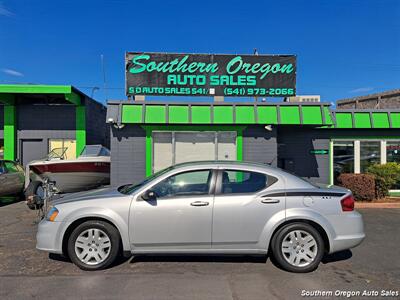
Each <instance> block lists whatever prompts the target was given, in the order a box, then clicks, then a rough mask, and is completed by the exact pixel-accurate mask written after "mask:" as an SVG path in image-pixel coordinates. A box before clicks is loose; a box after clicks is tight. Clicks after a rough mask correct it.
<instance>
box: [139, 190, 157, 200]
mask: <svg viewBox="0 0 400 300" xmlns="http://www.w3.org/2000/svg"><path fill="white" fill-rule="evenodd" d="M141 197H142V199H143V200H144V201H149V200H155V199H156V193H155V192H154V191H152V190H147V191H145V192H144V193H143V194H142V195H141Z"/></svg>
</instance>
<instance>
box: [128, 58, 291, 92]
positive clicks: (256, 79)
mask: <svg viewBox="0 0 400 300" xmlns="http://www.w3.org/2000/svg"><path fill="white" fill-rule="evenodd" d="M125 61H126V93H127V95H164V96H168V95H170V96H172V95H182V96H183V95H186V96H261V97H262V96H264V97H285V96H293V95H295V94H296V56H294V55H223V54H166V53H143V52H141V53H136V52H128V53H126V59H125Z"/></svg>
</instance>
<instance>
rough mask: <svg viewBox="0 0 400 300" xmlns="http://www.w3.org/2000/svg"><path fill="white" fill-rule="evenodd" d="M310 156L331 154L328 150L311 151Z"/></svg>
mask: <svg viewBox="0 0 400 300" xmlns="http://www.w3.org/2000/svg"><path fill="white" fill-rule="evenodd" d="M310 154H315V155H326V154H329V150H328V149H315V150H310Z"/></svg>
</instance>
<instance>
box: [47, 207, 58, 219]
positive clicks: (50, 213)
mask: <svg viewBox="0 0 400 300" xmlns="http://www.w3.org/2000/svg"><path fill="white" fill-rule="evenodd" d="M57 215H58V209H57V208H56V207H54V206H53V207H52V208H51V209H50V210H49V211H48V212H47V215H46V220H47V221H50V222H54V220H55V219H56V217H57Z"/></svg>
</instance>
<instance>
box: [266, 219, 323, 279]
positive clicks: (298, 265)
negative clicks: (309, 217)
mask: <svg viewBox="0 0 400 300" xmlns="http://www.w3.org/2000/svg"><path fill="white" fill-rule="evenodd" d="M271 250H272V254H273V256H274V258H275V260H276V262H277V263H278V264H279V265H280V266H281V267H282V268H283V269H285V270H287V271H290V272H295V273H306V272H311V271H313V270H315V269H316V268H317V267H318V265H319V263H320V262H321V260H322V257H323V255H324V241H323V239H322V237H321V234H320V233H319V232H318V230H316V229H315V228H314V227H312V226H311V225H309V224H306V223H292V224H288V225H286V226H283V227H282V228H281V229H279V231H278V232H277V233H276V234H275V235H274V237H273V239H272V244H271Z"/></svg>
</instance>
